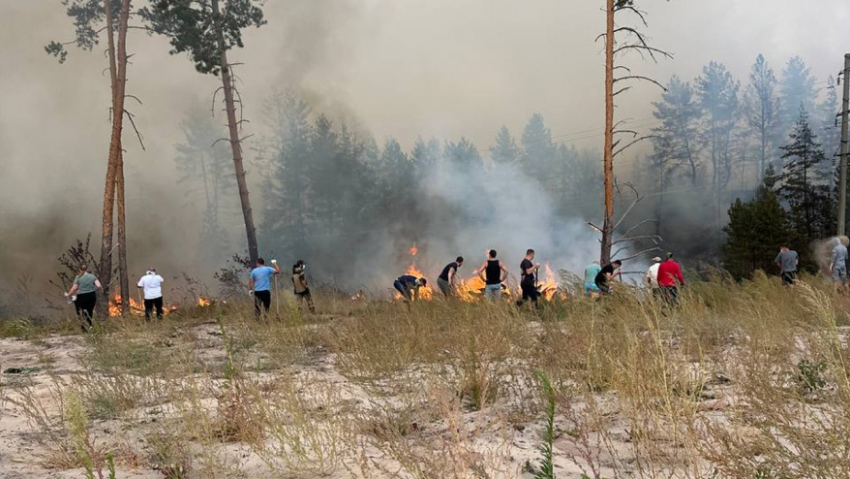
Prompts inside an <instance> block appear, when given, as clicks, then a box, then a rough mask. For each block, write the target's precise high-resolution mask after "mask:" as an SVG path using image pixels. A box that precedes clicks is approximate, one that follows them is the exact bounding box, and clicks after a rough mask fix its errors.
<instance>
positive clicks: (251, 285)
mask: <svg viewBox="0 0 850 479" xmlns="http://www.w3.org/2000/svg"><path fill="white" fill-rule="evenodd" d="M248 289H250V290H251V291H254V277H253V276H251V277H249V278H248Z"/></svg>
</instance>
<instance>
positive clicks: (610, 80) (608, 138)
mask: <svg viewBox="0 0 850 479" xmlns="http://www.w3.org/2000/svg"><path fill="white" fill-rule="evenodd" d="M605 13H606V19H607V26H606V30H605V150H604V157H603V162H604V166H603V173H604V175H605V220H604V222H603V224H602V251H601V254H600V258H599V259H600V262H601V264H603V265H605V264H608V263H609V262H610V261H611V243H612V241H613V239H614V238H613V237H614V0H606V12H605Z"/></svg>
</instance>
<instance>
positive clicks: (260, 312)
mask: <svg viewBox="0 0 850 479" xmlns="http://www.w3.org/2000/svg"><path fill="white" fill-rule="evenodd" d="M261 302H262V300H261V299H260V292H259V291H254V315H255V316H256V317H257V320H258V321H259V320H260V318H261V317H262V315H263V310H262V309H261V308H260V303H261Z"/></svg>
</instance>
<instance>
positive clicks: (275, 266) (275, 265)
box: [272, 260, 280, 274]
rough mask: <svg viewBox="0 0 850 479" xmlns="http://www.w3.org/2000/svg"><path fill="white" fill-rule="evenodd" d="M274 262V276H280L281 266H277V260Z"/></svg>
mask: <svg viewBox="0 0 850 479" xmlns="http://www.w3.org/2000/svg"><path fill="white" fill-rule="evenodd" d="M272 261H273V262H272V266H273V267H274V274H280V266H278V265H277V260H272Z"/></svg>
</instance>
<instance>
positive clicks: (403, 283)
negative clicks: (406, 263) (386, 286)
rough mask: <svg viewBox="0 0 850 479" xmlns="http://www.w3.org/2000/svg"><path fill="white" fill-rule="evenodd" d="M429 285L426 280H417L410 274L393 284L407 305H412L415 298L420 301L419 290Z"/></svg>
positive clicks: (400, 277) (399, 278) (402, 276)
mask: <svg viewBox="0 0 850 479" xmlns="http://www.w3.org/2000/svg"><path fill="white" fill-rule="evenodd" d="M427 284H428V280H426V279H425V278H417V277H416V276H411V275H409V274H405V275H401V276H399V277H398V279H396V280H395V281H394V282H393V288H395V289H396V291H398V292H399V293H401V296H402V298H404V302H405V303H410V302H411V301H412V300H413V299H414V298H415V299H419V288H422V287H424V286H426V285H427Z"/></svg>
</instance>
